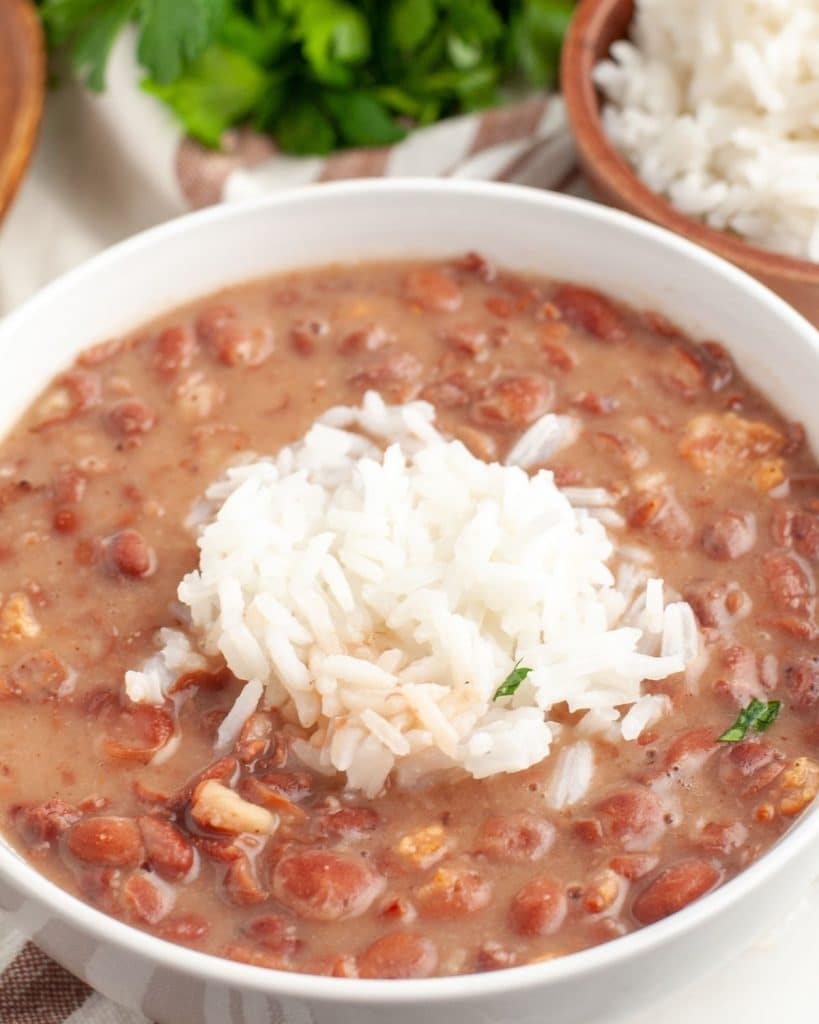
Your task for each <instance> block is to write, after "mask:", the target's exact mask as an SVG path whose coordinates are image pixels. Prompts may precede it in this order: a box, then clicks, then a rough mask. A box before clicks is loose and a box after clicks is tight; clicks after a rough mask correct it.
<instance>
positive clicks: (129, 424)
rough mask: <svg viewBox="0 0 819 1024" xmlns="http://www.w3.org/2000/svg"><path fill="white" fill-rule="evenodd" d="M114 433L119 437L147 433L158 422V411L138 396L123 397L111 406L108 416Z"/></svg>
mask: <svg viewBox="0 0 819 1024" xmlns="http://www.w3.org/2000/svg"><path fill="white" fill-rule="evenodd" d="M106 419H107V423H108V426H109V428H110V430H111V432H112V433H114V434H116V435H117V436H118V437H133V436H134V435H136V434H147V433H148V431H149V430H151V428H152V427H153V425H154V424H155V423H156V413H155V412H154V411H153V409H152V408H151V407H150V406H149V405H146V404H145V403H144V402H141V401H140V400H139V399H138V398H123V399H122V401H121V402H117V403H116V405H113V406H111V408H110V409H109V410H108V415H107V417H106Z"/></svg>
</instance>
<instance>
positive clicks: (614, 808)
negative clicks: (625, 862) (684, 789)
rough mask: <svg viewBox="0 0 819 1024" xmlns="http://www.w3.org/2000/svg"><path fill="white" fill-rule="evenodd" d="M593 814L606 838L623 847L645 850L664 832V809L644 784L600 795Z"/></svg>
mask: <svg viewBox="0 0 819 1024" xmlns="http://www.w3.org/2000/svg"><path fill="white" fill-rule="evenodd" d="M596 810H597V814H598V815H599V817H600V820H601V822H602V824H603V828H604V831H605V833H606V834H607V835H608V837H609V838H611V839H613V840H615V841H616V842H618V843H621V844H622V845H623V847H624V848H625V849H626V850H646V849H649V848H650V847H652V846H653V845H654V844H655V843H656V842H657V840H658V839H659V838H660V836H661V835H662V833H663V832H664V831H665V809H664V808H663V805H662V803H661V801H660V798H659V797H658V796H657V795H656V794H655V793H653V792H652V791H651V790H650V789H647V788H646V787H645V786H629V787H628V788H626V789H621V790H618V791H617V792H614V793H611V794H610V795H609V796H607V797H604V798H603V799H602V800H601V801H600V802H599V803H598V804H597V808H596Z"/></svg>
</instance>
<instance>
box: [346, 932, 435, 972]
mask: <svg viewBox="0 0 819 1024" xmlns="http://www.w3.org/2000/svg"><path fill="white" fill-rule="evenodd" d="M357 964H358V973H359V975H360V976H361V977H362V978H428V977H429V976H430V975H431V974H433V973H434V972H435V968H436V967H437V965H438V952H437V950H436V949H435V946H434V944H433V943H432V942H431V941H430V939H427V938H425V937H424V936H422V935H416V934H414V933H412V932H392V934H390V935H384V936H382V938H380V939H376V941H375V942H374V943H373V944H372V945H371V946H368V947H367V949H365V950H364V952H363V953H361V954H359V956H358V958H357Z"/></svg>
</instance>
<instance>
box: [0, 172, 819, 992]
mask: <svg viewBox="0 0 819 1024" xmlns="http://www.w3.org/2000/svg"><path fill="white" fill-rule="evenodd" d="M373 193H386V194H388V195H390V196H392V197H394V198H396V199H400V198H402V197H404V198H406V199H407V200H408V201H409V200H411V199H415V200H416V201H422V200H423V198H424V196H425V195H434V194H443V195H447V196H454V197H458V196H465V197H473V198H474V197H477V198H481V199H483V200H485V201H487V202H494V203H498V202H500V203H503V202H506V201H515V202H524V203H526V204H529V205H531V206H532V208H533V214H536V213H537V211H538V210H539V209H554V210H557V211H562V212H568V213H569V214H570V215H572V216H574V217H576V218H577V219H578V222H579V223H581V224H582V223H583V222H585V225H586V226H589V227H591V228H593V227H594V226H595V225H609V226H612V225H613V226H615V227H617V228H619V229H621V230H626V231H629V232H631V233H632V234H635V235H637V236H638V237H640V238H643V239H645V240H646V241H650V242H653V243H654V244H660V245H662V246H664V247H666V248H667V249H670V250H672V251H673V252H675V253H676V254H677V255H679V256H682V257H683V258H684V259H687V260H693V261H697V262H699V263H701V264H703V265H704V266H705V268H706V269H710V270H711V271H713V273H714V274H715V275H717V276H720V277H722V278H723V279H726V283H728V284H729V285H730V286H731V287H733V288H735V289H736V290H737V291H739V292H742V293H744V295H745V297H746V298H747V299H749V300H750V301H754V302H757V303H761V304H763V305H765V306H767V307H768V308H769V309H770V310H771V311H772V312H773V313H775V315H776V316H777V317H778V318H779V320H780V321H781V323H782V326H783V329H785V330H789V331H790V332H791V333H792V334H795V335H797V336H799V338H800V339H801V341H802V344H804V345H805V346H806V347H807V348H808V349H809V350H812V351H813V353H814V356H815V358H816V359H817V360H819V331H817V330H815V329H814V328H813V327H812V326H811V324H810V323H809V322H808V321H807V320H805V318H804V317H802V316H801V315H800V314H799V313H798V312H797V311H796V310H794V309H793V308H792V307H791V306H789V305H788V304H787V303H786V302H785V301H784V300H783V299H781V298H779V297H778V296H777V295H775V294H774V293H772V292H771V291H770V290H769V289H768V288H766V287H765V286H764V285H762V284H760V283H759V282H758V281H756V280H755V279H754V278H752V277H750V276H749V275H748V274H747V273H745V272H744V271H743V270H740V269H739V268H737V267H735V266H734V265H733V264H731V263H728V262H726V261H725V260H723V259H722V258H720V257H719V256H716V255H714V254H713V253H711V252H709V251H707V250H705V249H703V248H701V247H699V246H697V245H694V244H693V243H692V242H690V241H688V240H686V239H685V238H680V237H679V236H677V235H675V234H673V233H672V232H669V231H667V230H666V229H664V228H662V227H658V226H656V225H655V224H652V223H650V222H648V221H645V220H641V219H640V218H637V217H634V216H633V215H631V214H628V213H624V212H622V211H619V210H613V209H611V208H609V207H605V206H602V205H600V204H597V203H592V202H589V201H588V200H584V199H579V198H576V197H573V196H567V195H563V194H560V193H553V192H547V191H541V190H538V189H533V188H527V187H525V186H520V185H509V184H502V183H497V182H483V181H453V180H447V179H428V178H426V179H425V178H401V179H395V180H390V179H382V180H378V181H374V180H372V179H359V180H352V181H345V182H333V183H326V184H322V185H320V186H319V187H316V186H315V185H308V186H303V187H300V188H294V189H287V190H284V191H282V192H279V193H276V194H273V195H269V196H264V197H261V198H259V199H253V200H249V201H245V202H240V203H233V204H221V205H219V206H215V207H211V208H209V209H205V210H201V211H197V212H194V213H190V214H186V215H184V216H182V217H179V218H176V219H174V220H171V221H168V222H166V223H164V224H160V225H158V226H157V227H153V228H150V229H149V230H147V231H144V232H141V233H139V234H137V235H135V236H133V237H131V238H128V239H126V240H124V241H122V242H120V243H118V244H117V245H114V246H112V247H110V248H108V249H106V250H104V251H103V252H101V253H98V254H97V255H96V256H93V257H92V258H91V259H89V260H87V261H85V262H84V263H82V264H80V265H79V266H77V267H75V268H74V269H72V270H70V271H69V272H68V273H66V274H64V275H63V276H61V277H60V278H58V279H57V280H55V281H53V282H52V283H51V284H49V285H47V286H46V287H45V288H44V289H42V290H41V291H40V292H39V293H37V294H36V295H35V296H33V297H32V298H30V299H28V300H27V301H26V302H25V303H24V304H23V305H22V306H21V307H20V308H19V309H17V310H15V311H14V312H12V313H11V314H9V315H8V316H7V317H6V318H5V319H4V320H2V321H0V351H2V348H3V346H4V345H6V344H10V343H11V342H12V340H13V336H14V334H15V332H16V330H17V329H18V325H22V324H24V323H25V320H26V319H27V318H28V317H29V316H32V315H36V313H37V310H38V307H40V306H41V305H44V304H49V303H53V302H54V301H60V300H61V299H65V298H66V297H67V296H70V294H71V292H72V290H73V289H74V288H75V287H76V286H77V285H79V284H81V283H82V282H84V281H86V280H87V279H91V280H93V278H94V275H95V274H97V272H98V271H99V270H100V269H101V268H102V267H104V266H105V265H106V264H108V263H112V262H113V263H115V264H116V263H117V262H119V261H123V260H130V259H137V258H140V257H143V258H144V257H145V256H146V255H147V254H149V253H150V251H151V250H152V249H154V248H155V247H156V246H158V245H160V244H161V243H162V242H163V241H164V240H166V239H169V238H174V237H177V236H180V235H183V236H184V235H185V234H186V233H187V232H189V231H190V230H191V229H193V228H199V227H201V226H206V225H218V224H219V223H220V222H223V221H229V220H231V219H232V218H233V217H234V216H243V215H244V216H246V215H247V213H248V212H249V211H252V212H253V213H254V214H256V213H258V214H259V215H260V216H262V215H268V214H269V212H270V211H272V210H275V209H277V208H279V207H282V206H286V205H289V204H293V203H305V202H307V203H308V204H313V203H322V202H325V203H330V204H331V205H332V204H333V203H338V202H343V201H344V200H345V198H348V197H357V198H367V197H368V196H371V195H373ZM146 319H147V318H146ZM817 840H819V806H814V807H812V808H811V809H809V810H808V811H807V812H806V814H805V815H803V816H802V817H801V818H799V819H798V821H797V822H796V823H795V825H794V827H792V828H791V829H790V830H789V831H788V832H787V833H785V835H783V836H782V837H781V838H780V839H779V840H778V841H777V843H776V844H775V845H774V846H773V847H771V849H770V850H769V851H767V852H766V853H765V854H764V855H763V856H762V857H761V858H760V859H759V860H757V861H755V862H754V863H753V864H751V865H750V867H748V868H746V869H745V870H744V871H742V872H741V873H740V874H739V875H737V876H736V877H735V878H733V879H731V880H730V881H728V882H726V883H725V884H724V885H722V886H720V887H719V888H718V889H716V890H714V891H713V892H711V893H709V894H708V895H706V896H704V897H702V898H701V899H700V900H698V901H697V902H695V903H693V904H691V905H690V906H688V907H686V908H685V909H684V910H682V911H680V912H679V913H677V914H674V915H672V916H671V917H668V918H666V919H665V920H662V921H659V922H657V923H655V924H652V925H650V926H648V927H646V928H642V929H640V930H638V931H635V932H632V933H630V934H628V935H625V936H623V937H621V938H618V939H615V940H612V941H610V942H606V943H603V944H602V945H600V946H596V947H593V948H591V949H587V950H583V951H581V952H578V953H573V954H571V955H568V956H565V957H561V958H558V959H556V960H552V961H546V962H542V963H535V964H528V965H523V966H519V967H514V968H510V969H505V970H499V971H493V972H483V973H478V974H465V975H455V976H451V977H437V978H428V979H412V980H386V979H380V980H366V979H358V978H355V979H352V978H332V977H325V976H321V975H312V974H300V973H295V972H288V971H278V970H274V969H271V968H265V967H257V966H252V965H249V964H243V963H239V962H236V961H232V960H228V959H225V958H223V957H218V956H215V955H213V954H209V953H204V952H200V951H198V950H194V949H190V948H188V947H185V946H181V945H178V944H175V943H172V942H168V941H166V940H164V939H161V938H158V937H156V936H154V935H150V934H149V933H147V932H144V931H141V930H140V929H138V928H135V927H132V926H131V925H128V924H125V923H124V922H122V921H119V920H117V919H116V918H113V917H110V916H108V915H107V914H104V913H103V912H102V911H100V910H97V909H96V908H94V907H92V906H91V905H90V904H88V903H85V902H83V901H82V900H80V899H79V898H77V897H75V896H73V895H71V894H69V893H68V892H66V891H65V890H63V889H61V888H60V887H59V886H57V885H56V884H55V883H54V882H51V881H49V880H48V879H47V878H46V877H45V876H44V875H42V874H40V873H39V872H38V871H37V870H36V868H35V867H33V866H32V865H31V864H30V863H29V862H28V861H26V860H25V859H24V858H23V856H22V855H21V854H18V853H17V852H16V851H15V850H14V849H13V848H12V847H11V846H8V845H6V844H5V843H4V842H0V877H1V878H2V879H3V880H4V882H5V884H7V885H8V886H9V887H10V888H11V889H13V890H14V892H15V893H17V894H20V895H22V896H23V897H24V898H25V899H26V900H28V901H30V902H32V903H34V904H35V905H38V906H39V907H40V908H45V909H46V910H47V911H48V912H49V913H50V914H51V915H53V916H55V917H56V918H58V919H61V920H68V921H69V922H70V924H71V926H72V927H74V928H76V929H77V930H79V931H80V932H81V933H83V934H85V935H88V936H90V937H91V938H92V939H94V940H95V941H97V942H99V943H101V944H104V945H107V946H110V947H115V948H116V950H117V951H118V952H120V953H125V954H131V955H137V956H140V957H142V958H144V959H145V960H147V961H148V962H150V963H152V964H153V966H154V968H161V969H170V970H172V971H174V972H176V973H180V974H182V975H183V976H187V977H191V978H195V979H197V980H200V981H206V982H217V983H221V984H224V985H226V986H229V987H233V988H236V989H242V990H245V991H253V992H258V993H260V994H263V995H267V996H270V997H271V998H274V999H275V998H277V997H284V998H296V999H299V998H301V999H306V1000H310V1001H312V1002H317V1003H325V1004H327V1003H337V1004H345V1005H350V1004H363V1003H367V1004H370V1005H374V1006H388V1005H394V1006H402V1005H407V1004H410V1003H420V1002H424V1003H435V1004H439V1003H443V1002H448V1001H451V1000H458V1001H462V1002H473V1001H476V1000H481V999H484V998H486V997H491V996H499V995H503V994H504V993H506V992H508V991H510V990H515V991H523V990H527V989H531V988H535V987H541V986H544V985H548V984H549V983H550V982H565V981H567V980H578V979H581V978H582V977H583V976H584V975H587V974H589V973H590V972H593V971H597V970H599V969H600V968H605V967H612V966H615V965H617V964H618V963H620V962H622V961H624V960H627V959H631V958H632V957H636V956H639V955H640V954H641V952H643V951H645V950H646V949H648V948H650V947H653V946H658V945H662V944H665V943H667V942H669V941H671V940H672V939H674V938H675V937H676V936H678V935H681V934H684V933H685V932H687V931H689V930H690V929H691V928H693V927H694V926H695V925H696V924H698V923H704V922H707V921H708V920H710V919H712V918H714V917H715V916H716V915H717V914H719V913H720V912H721V911H722V910H723V909H724V908H726V907H728V906H730V905H732V904H733V903H735V902H738V901H740V900H742V899H744V898H745V897H746V896H748V895H750V894H752V893H753V891H754V890H755V889H756V888H757V887H758V886H761V885H762V884H764V882H765V880H766V879H767V878H769V877H770V876H771V875H773V874H775V873H778V872H779V871H781V870H783V869H784V868H785V867H786V865H787V864H788V862H789V861H791V860H792V859H794V858H796V857H797V856H798V855H799V854H800V853H801V852H802V851H803V850H805V849H806V848H807V847H810V846H811V845H812V844H814V843H815V842H816V841H817ZM15 909H18V910H19V909H20V907H19V906H17V907H12V908H11V913H12V915H13V913H14V910H15ZM38 922H39V923H40V924H41V923H42V918H41V917H38ZM35 941H36V936H35ZM55 952H56V951H55Z"/></svg>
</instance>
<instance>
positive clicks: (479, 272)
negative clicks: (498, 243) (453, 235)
mask: <svg viewBox="0 0 819 1024" xmlns="http://www.w3.org/2000/svg"><path fill="white" fill-rule="evenodd" d="M455 266H456V267H457V268H458V270H462V271H463V272H464V273H466V274H474V275H475V276H476V277H477V278H479V279H480V280H481V281H483V282H484V283H485V284H489V283H491V282H492V281H494V280H495V277H496V276H497V271H496V270H495V266H494V264H493V263H492V262H491V260H488V259H487V258H486V256H484V255H483V254H482V253H479V252H467V253H465V254H464V255H463V256H461V257H460V258H459V259H457V260H455Z"/></svg>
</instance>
